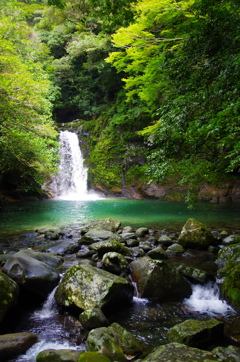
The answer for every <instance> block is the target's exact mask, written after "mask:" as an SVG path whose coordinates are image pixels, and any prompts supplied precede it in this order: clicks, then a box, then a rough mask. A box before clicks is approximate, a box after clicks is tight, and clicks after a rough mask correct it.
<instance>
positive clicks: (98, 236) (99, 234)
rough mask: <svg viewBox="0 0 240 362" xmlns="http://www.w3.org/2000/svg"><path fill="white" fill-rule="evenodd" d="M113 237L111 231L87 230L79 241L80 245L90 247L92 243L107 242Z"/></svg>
mask: <svg viewBox="0 0 240 362" xmlns="http://www.w3.org/2000/svg"><path fill="white" fill-rule="evenodd" d="M112 236H113V233H112V231H109V230H100V229H91V230H89V231H88V232H87V233H86V234H85V235H84V236H83V237H82V239H81V240H80V241H79V242H80V244H87V245H90V244H92V243H95V242H98V241H102V240H108V239H110V238H111V237H112Z"/></svg>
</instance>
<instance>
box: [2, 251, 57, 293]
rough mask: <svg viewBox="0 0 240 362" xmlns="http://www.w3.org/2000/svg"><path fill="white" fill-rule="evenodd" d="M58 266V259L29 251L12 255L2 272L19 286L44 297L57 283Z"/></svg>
mask: <svg viewBox="0 0 240 362" xmlns="http://www.w3.org/2000/svg"><path fill="white" fill-rule="evenodd" d="M59 266H60V262H59V259H58V258H56V257H54V256H51V255H49V254H46V253H41V252H35V251H33V250H31V249H30V250H21V251H19V252H17V253H16V254H14V255H13V256H12V257H11V258H10V259H9V260H8V261H7V262H6V264H5V265H4V267H3V270H4V271H5V272H6V274H7V275H8V276H9V277H10V278H11V279H13V280H14V281H15V282H16V283H17V284H18V285H19V286H21V287H24V288H26V289H28V290H30V291H33V292H35V293H36V294H38V295H41V296H44V297H46V296H47V295H48V294H49V293H50V292H51V290H52V289H53V288H54V287H55V286H56V285H57V283H58V281H59V273H58V271H57V270H58V267H59Z"/></svg>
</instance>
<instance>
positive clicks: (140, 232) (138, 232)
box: [135, 227, 149, 238]
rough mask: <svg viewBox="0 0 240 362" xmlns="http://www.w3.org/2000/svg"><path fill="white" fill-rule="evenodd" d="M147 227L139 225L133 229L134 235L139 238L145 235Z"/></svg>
mask: <svg viewBox="0 0 240 362" xmlns="http://www.w3.org/2000/svg"><path fill="white" fill-rule="evenodd" d="M148 231H149V230H148V228H146V227H140V228H138V229H137V230H136V231H135V235H136V236H137V237H139V238H141V237H143V236H145V235H146V234H147V233H148Z"/></svg>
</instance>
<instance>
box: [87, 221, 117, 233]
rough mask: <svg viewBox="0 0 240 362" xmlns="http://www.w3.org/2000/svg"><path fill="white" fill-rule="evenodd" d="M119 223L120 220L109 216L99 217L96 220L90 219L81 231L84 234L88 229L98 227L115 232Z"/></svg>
mask: <svg viewBox="0 0 240 362" xmlns="http://www.w3.org/2000/svg"><path fill="white" fill-rule="evenodd" d="M120 225H121V221H119V220H117V219H113V218H111V217H108V218H105V219H100V220H96V221H92V222H91V223H89V224H87V225H85V226H84V227H83V228H82V230H81V233H82V234H86V233H87V232H88V231H89V230H93V229H95V230H96V229H98V230H108V231H111V232H116V231H117V230H118V229H119V227H120Z"/></svg>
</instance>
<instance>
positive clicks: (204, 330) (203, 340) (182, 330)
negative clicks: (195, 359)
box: [167, 318, 224, 348]
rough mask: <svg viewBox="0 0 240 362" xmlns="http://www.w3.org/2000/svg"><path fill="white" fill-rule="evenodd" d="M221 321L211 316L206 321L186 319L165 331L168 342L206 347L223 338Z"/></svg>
mask: <svg viewBox="0 0 240 362" xmlns="http://www.w3.org/2000/svg"><path fill="white" fill-rule="evenodd" d="M223 328H224V324H223V322H220V321H218V320H217V319H215V318H213V319H210V320H208V321H198V320H195V319H188V320H186V321H184V322H182V323H180V324H177V325H175V326H174V327H172V328H170V329H169V331H168V332H167V338H168V340H169V342H177V343H182V344H186V345H188V346H190V347H197V348H207V347H208V346H209V345H211V344H213V343H215V342H218V343H220V342H221V341H222V340H223Z"/></svg>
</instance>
